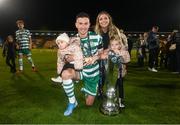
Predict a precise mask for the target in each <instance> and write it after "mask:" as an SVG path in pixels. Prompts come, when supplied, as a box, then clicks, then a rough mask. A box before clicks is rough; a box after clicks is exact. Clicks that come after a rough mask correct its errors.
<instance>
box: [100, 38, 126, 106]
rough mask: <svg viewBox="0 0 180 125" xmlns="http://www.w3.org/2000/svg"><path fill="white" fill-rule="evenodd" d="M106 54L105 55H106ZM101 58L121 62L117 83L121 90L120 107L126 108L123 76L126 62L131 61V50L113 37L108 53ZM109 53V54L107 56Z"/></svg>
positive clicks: (117, 88) (116, 86) (118, 88)
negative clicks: (127, 49)
mask: <svg viewBox="0 0 180 125" xmlns="http://www.w3.org/2000/svg"><path fill="white" fill-rule="evenodd" d="M104 54H105V55H104ZM104 54H103V55H102V56H101V58H110V59H111V60H112V61H113V63H116V64H120V65H119V66H120V67H118V68H119V72H118V79H117V82H116V85H115V88H116V90H119V99H118V100H119V107H120V108H124V107H125V105H124V104H123V101H124V100H123V99H124V87H123V77H124V75H125V74H126V66H125V65H126V64H127V63H128V62H130V55H129V52H128V51H126V48H123V47H122V45H121V42H120V39H119V38H112V39H111V40H110V46H109V50H108V51H107V53H104ZM107 55H108V56H107Z"/></svg>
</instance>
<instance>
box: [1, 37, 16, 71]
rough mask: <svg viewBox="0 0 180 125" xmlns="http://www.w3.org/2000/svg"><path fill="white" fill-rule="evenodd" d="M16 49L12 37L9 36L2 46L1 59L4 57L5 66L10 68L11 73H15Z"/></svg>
mask: <svg viewBox="0 0 180 125" xmlns="http://www.w3.org/2000/svg"><path fill="white" fill-rule="evenodd" d="M16 47H17V45H16V43H15V42H14V39H13V36H12V35H9V36H8V37H7V39H6V41H5V43H4V45H3V57H6V64H7V65H8V66H9V67H10V72H12V73H16V63H15V58H16Z"/></svg>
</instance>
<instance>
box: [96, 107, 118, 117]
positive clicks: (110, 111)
mask: <svg viewBox="0 0 180 125" xmlns="http://www.w3.org/2000/svg"><path fill="white" fill-rule="evenodd" d="M99 110H100V112H101V113H102V114H104V115H108V116H115V115H118V114H119V113H120V109H119V108H118V107H103V106H100V109H99Z"/></svg>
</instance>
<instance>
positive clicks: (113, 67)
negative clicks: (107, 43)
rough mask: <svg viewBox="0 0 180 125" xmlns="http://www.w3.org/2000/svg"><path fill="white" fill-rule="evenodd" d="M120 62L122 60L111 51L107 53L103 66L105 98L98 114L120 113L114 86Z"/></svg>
mask: <svg viewBox="0 0 180 125" xmlns="http://www.w3.org/2000/svg"><path fill="white" fill-rule="evenodd" d="M122 61H123V60H122V58H121V57H120V56H117V55H116V54H115V53H114V52H113V51H111V52H110V53H109V56H108V59H107V63H106V65H105V68H106V78H105V85H107V87H106V89H107V90H106V97H105V98H104V100H103V102H102V104H101V106H100V112H101V113H103V114H105V115H109V116H113V115H117V114H119V113H120V109H119V103H118V98H117V92H116V89H115V85H116V81H117V79H118V72H119V68H120V67H121V62H122Z"/></svg>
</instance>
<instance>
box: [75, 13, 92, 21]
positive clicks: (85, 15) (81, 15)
mask: <svg viewBox="0 0 180 125" xmlns="http://www.w3.org/2000/svg"><path fill="white" fill-rule="evenodd" d="M83 17H86V18H88V19H90V17H89V15H88V14H87V13H85V12H80V13H78V14H77V15H76V20H77V19H78V18H83Z"/></svg>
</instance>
